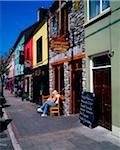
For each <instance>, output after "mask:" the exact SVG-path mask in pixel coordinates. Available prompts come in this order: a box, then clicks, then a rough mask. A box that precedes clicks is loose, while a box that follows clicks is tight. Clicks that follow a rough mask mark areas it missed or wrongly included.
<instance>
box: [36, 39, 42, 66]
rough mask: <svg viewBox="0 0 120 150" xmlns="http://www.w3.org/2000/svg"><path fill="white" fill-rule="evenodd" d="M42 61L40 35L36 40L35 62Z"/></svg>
mask: <svg viewBox="0 0 120 150" xmlns="http://www.w3.org/2000/svg"><path fill="white" fill-rule="evenodd" d="M40 61H42V37H40V38H39V39H38V40H37V63H38V62H40Z"/></svg>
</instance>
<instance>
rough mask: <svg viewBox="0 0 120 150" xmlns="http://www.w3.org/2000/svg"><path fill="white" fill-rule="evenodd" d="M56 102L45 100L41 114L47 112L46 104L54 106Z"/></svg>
mask: <svg viewBox="0 0 120 150" xmlns="http://www.w3.org/2000/svg"><path fill="white" fill-rule="evenodd" d="M55 105H56V103H54V102H48V101H47V102H45V103H44V104H43V105H42V106H41V109H42V110H43V114H47V110H48V106H55Z"/></svg>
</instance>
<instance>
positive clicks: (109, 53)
mask: <svg viewBox="0 0 120 150" xmlns="http://www.w3.org/2000/svg"><path fill="white" fill-rule="evenodd" d="M113 56H114V51H113V50H111V51H109V52H108V57H110V58H111V57H113Z"/></svg>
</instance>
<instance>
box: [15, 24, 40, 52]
mask: <svg viewBox="0 0 120 150" xmlns="http://www.w3.org/2000/svg"><path fill="white" fill-rule="evenodd" d="M38 24H39V22H36V23H34V24H33V25H31V26H30V27H28V28H27V29H25V30H23V31H21V33H20V34H19V36H18V38H17V40H16V42H15V44H14V46H13V49H15V48H16V46H17V45H18V43H19V41H20V40H21V38H22V37H23V36H25V41H27V40H28V39H29V37H30V36H31V35H32V33H33V32H34V30H35V28H36V27H37V25H38Z"/></svg>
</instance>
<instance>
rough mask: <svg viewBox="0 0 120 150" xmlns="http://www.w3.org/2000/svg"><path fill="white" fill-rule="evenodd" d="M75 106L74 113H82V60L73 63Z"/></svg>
mask: <svg viewBox="0 0 120 150" xmlns="http://www.w3.org/2000/svg"><path fill="white" fill-rule="evenodd" d="M72 73H73V85H72V86H73V87H72V89H73V91H72V95H73V96H72V97H73V106H72V108H73V109H72V111H73V112H72V113H73V114H76V113H79V111H80V99H81V92H82V63H81V60H76V61H74V62H73V72H72Z"/></svg>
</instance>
